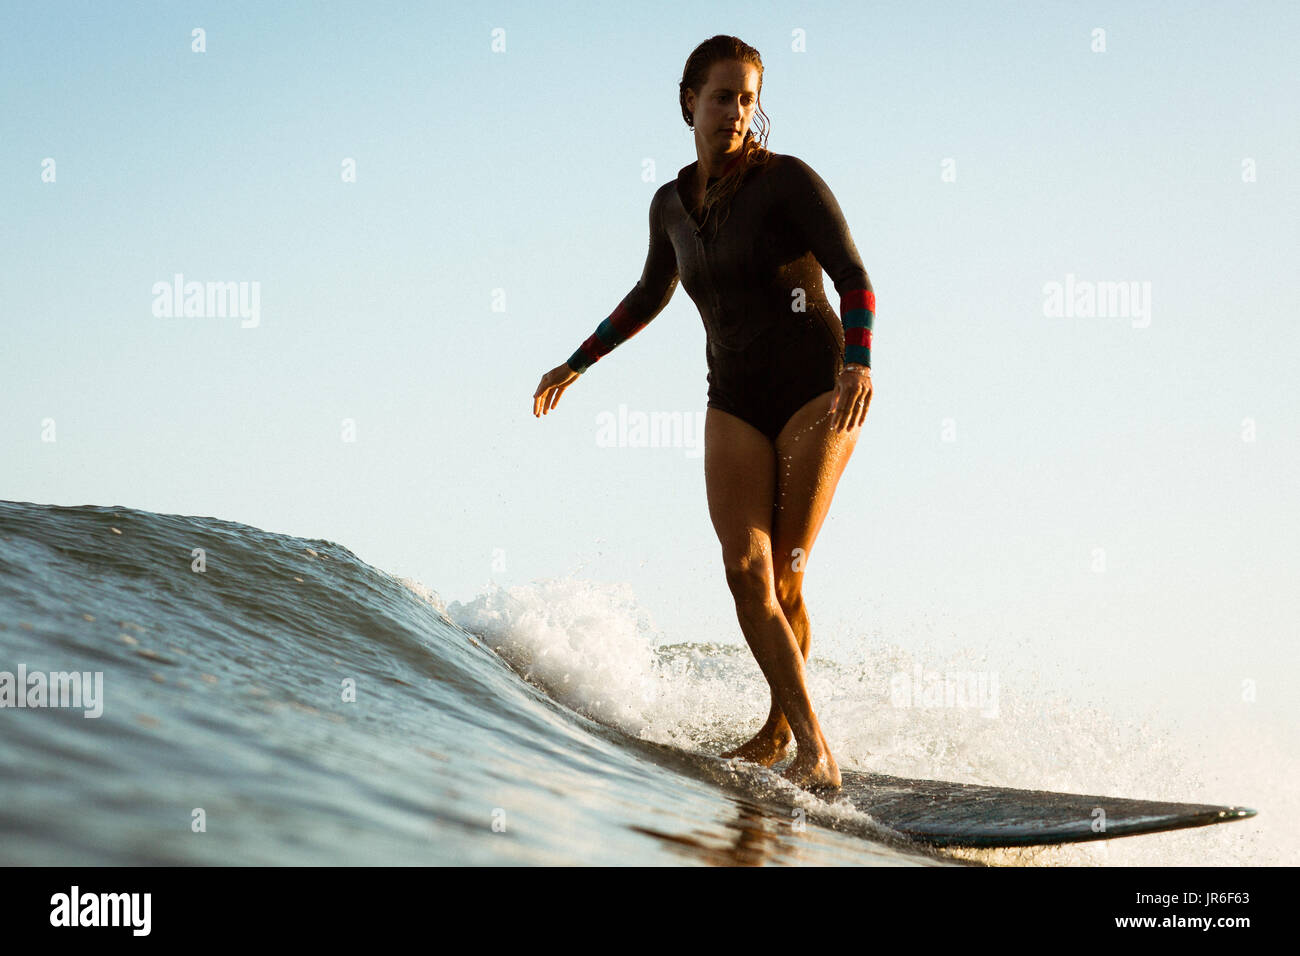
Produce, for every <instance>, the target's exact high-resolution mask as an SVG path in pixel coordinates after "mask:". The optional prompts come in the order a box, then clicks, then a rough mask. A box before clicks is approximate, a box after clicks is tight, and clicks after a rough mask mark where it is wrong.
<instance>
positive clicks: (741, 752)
mask: <svg viewBox="0 0 1300 956" xmlns="http://www.w3.org/2000/svg"><path fill="white" fill-rule="evenodd" d="M793 740H794V735H793V734H792V733H790V731H789V730H788V729H782V730H772V729H771V728H769V727H764V728H763V729H762V730H760V731H759V732H758V733H756V734H755V735H754V736H753V737H751V738H750V739H749V740H747V741H745V742H744V743H743V744H741V745H740V746H739V747H737V748H736V749H735V750H728V751H726V752H725V753H722V754H719V756H720V757H722V758H724V759H728V760H729V759H731V758H732V757H739V758H740V759H741V760H748V761H751V762H752V763H756V764H758V765H759V766H762V767H770V766H772V764H774V763H777V762H778V761H779V760H781V758H782V757H784V756H785V754H786V751H787V750H788V749H789V748H790V743H791V741H793Z"/></svg>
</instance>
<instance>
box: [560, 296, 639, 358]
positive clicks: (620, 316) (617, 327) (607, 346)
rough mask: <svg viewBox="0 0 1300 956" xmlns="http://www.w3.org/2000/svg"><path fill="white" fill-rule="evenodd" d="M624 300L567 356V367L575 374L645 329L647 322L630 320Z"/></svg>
mask: <svg viewBox="0 0 1300 956" xmlns="http://www.w3.org/2000/svg"><path fill="white" fill-rule="evenodd" d="M626 301H627V300H626V299H624V300H623V302H620V303H619V304H618V307H617V308H616V309H614V311H613V312H612V313H610V315H609V318H607V319H605V320H604V321H602V322H601V323H600V325H598V326H596V331H595V332H593V333H591V335H589V336H588V337H587V340H586V341H585V342H583V343H582V344H581V345H579V346H578V350H577V351H576V352H574V353H573V354H572V355H571V356H569V365H570V366H571V367H572V368H573V370H574V371H575V372H585V371H586V370H587V369H589V368H590V367H591V366H593V365H595V364H596V362H598V361H599V360H600V358H601V356H604V355H608V354H609V353H610V352H612V351H613V350H614V348H615V347H616V346H618V345H620V344H622V343H623V342H626V341H627V340H628V339H630V338H631V337H632V336H634V335H636V334H637V333H638V332H640V331H641V330H642V329H643V328H645V327H646V325H647V322H645V321H641V322H637V321H635V320H634V319H632V318H631V317H630V316H629V315H628V313H627V309H626V308H624V305H625V303H626Z"/></svg>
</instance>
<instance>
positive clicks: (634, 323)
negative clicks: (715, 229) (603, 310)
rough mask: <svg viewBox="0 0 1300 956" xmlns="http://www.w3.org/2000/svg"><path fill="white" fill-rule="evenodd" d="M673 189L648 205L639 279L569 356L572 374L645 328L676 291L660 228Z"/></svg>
mask: <svg viewBox="0 0 1300 956" xmlns="http://www.w3.org/2000/svg"><path fill="white" fill-rule="evenodd" d="M674 188H676V187H675V186H674V184H673V183H671V182H669V183H665V184H664V185H663V186H661V187H660V188H659V190H658V191H657V192H656V193H655V194H654V198H653V199H651V201H650V249H649V251H648V252H647V253H646V259H645V268H644V269H642V270H641V279H640V281H639V282H637V284H636V285H635V286H633V287H632V291H631V292H629V293H628V294H627V295H625V296H624V297H623V301H622V302H620V303H619V304H618V307H617V308H616V309H614V311H613V312H612V313H610V315H609V317H608V318H607V319H605V320H604V321H602V322H601V323H600V325H598V326H596V331H595V332H593V333H592V334H591V335H590V336H588V337H587V340H586V341H585V342H583V343H582V344H581V345H580V346H578V350H577V351H576V352H574V353H573V355H571V356H569V361H568V365H569V367H570V368H572V369H573V371H575V372H579V373H581V372H585V371H586V370H587V369H588V368H590V367H591V366H592V365H594V364H595V363H596V362H597V361H598V360H599V359H600V358H601V356H603V355H608V354H609V352H610V351H611V350H613V349H614V348H615V347H616V346H618V345H620V344H621V343H623V342H626V341H627V340H628V339H630V338H631V337H632V336H634V335H636V334H637V333H638V332H640V331H641V330H642V329H643V328H645V327H646V326H647V325H648V324H649V323H650V320H651V319H653V318H654V317H655V316H656V315H658V314H659V313H660V312H662V311H663V310H664V307H665V306H666V305H668V300H669V299H671V298H672V297H673V291H674V290H675V289H676V288H677V278H678V276H677V254H676V253H675V252H674V251H673V244H672V243H671V242H670V241H669V239H668V233H667V232H666V231H665V230H664V226H663V204H664V202H665V201H666V200H667V199H668V197H669V196H670V195H671V193H670V190H672V189H674Z"/></svg>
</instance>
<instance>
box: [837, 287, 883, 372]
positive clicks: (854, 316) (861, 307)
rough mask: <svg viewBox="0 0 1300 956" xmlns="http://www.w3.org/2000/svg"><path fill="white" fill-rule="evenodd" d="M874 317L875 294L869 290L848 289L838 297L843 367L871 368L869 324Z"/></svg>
mask: <svg viewBox="0 0 1300 956" xmlns="http://www.w3.org/2000/svg"><path fill="white" fill-rule="evenodd" d="M875 316H876V293H875V292H874V291H872V290H871V289H850V290H849V291H848V292H845V293H844V294H843V295H842V296H840V321H841V322H842V323H844V364H845V365H848V364H849V363H853V364H856V365H865V366H866V367H867V368H871V323H872V320H873V319H874V318H875Z"/></svg>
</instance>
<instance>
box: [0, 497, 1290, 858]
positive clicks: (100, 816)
mask: <svg viewBox="0 0 1300 956" xmlns="http://www.w3.org/2000/svg"><path fill="white" fill-rule="evenodd" d="M689 637H695V638H696V640H691V639H688V638H689ZM821 643H826V644H827V645H828V646H832V647H833V646H834V642H833V641H826V642H821ZM818 646H819V640H818V635H817V630H816V623H815V618H814V654H813V657H812V660H811V661H810V664H809V671H808V673H809V682H810V691H811V693H812V696H813V700H814V702H815V704H816V706H817V709H818V714H819V717H820V719H821V721H822V723H823V726H824V728H825V731H826V734H827V738H828V741H829V742H830V744H831V747H832V750H833V752H834V753H835V755H836V757H837V759H838V761H839V763H840V766H841V767H843V768H846V769H847V768H853V769H858V770H867V771H877V772H882V773H891V774H896V775H898V776H913V777H923V778H929V779H947V780H965V781H969V782H972V783H985V784H999V785H1005V786H1023V787H1033V788H1039V789H1050V790H1063V791H1073V792H1085V793H1098V792H1102V793H1107V794H1114V795H1118V796H1135V797H1145V798H1151V799H1171V800H1182V801H1195V802H1210V803H1238V804H1243V805H1247V806H1252V807H1254V808H1256V809H1258V810H1259V811H1260V816H1259V817H1257V818H1255V819H1254V820H1251V821H1247V822H1244V823H1235V824H1231V825H1226V826H1218V827H1212V828H1207V829H1198V830H1188V831H1179V832H1174V833H1168V834H1158V835H1153V836H1145V837H1136V838H1125V839H1118V840H1112V841H1104V842H1101V843H1094V844H1083V845H1075V846H1066V847H1048V848H1030V849H1025V850H993V851H960V850H958V851H934V850H928V849H926V848H924V847H919V846H915V845H911V844H908V843H907V842H906V841H900V840H899V839H898V838H897V837H896V836H895V835H892V834H890V833H889V832H888V831H885V830H882V828H881V827H880V826H879V825H878V824H877V823H876V822H875V821H873V820H871V818H870V817H869V816H867V815H866V814H863V813H860V812H859V811H856V810H853V809H852V808H851V807H848V806H846V805H843V804H836V803H834V802H831V803H827V802H823V801H820V800H818V799H817V798H815V797H812V796H809V795H807V794H802V793H801V792H797V791H795V790H794V788H792V787H790V786H789V785H788V784H785V783H783V782H782V781H780V780H779V779H778V778H777V777H775V775H773V774H771V773H769V772H767V771H763V770H761V769H758V768H754V767H752V766H749V765H745V764H740V763H737V762H732V763H731V764H730V765H727V764H723V763H722V762H720V761H716V760H710V759H708V757H707V756H705V755H711V754H716V753H717V752H719V751H721V750H722V749H724V748H725V747H727V746H730V745H733V744H735V743H737V742H739V741H741V740H743V739H745V738H746V737H747V736H748V735H749V734H750V733H752V732H753V730H754V729H756V727H757V724H758V721H759V720H760V719H761V716H762V715H763V714H765V713H766V710H767V702H768V694H767V689H766V685H765V684H764V683H763V681H762V677H761V675H760V674H759V673H758V669H757V666H756V665H755V664H754V662H753V659H752V657H750V655H749V652H748V650H747V649H746V648H745V647H744V646H743V644H739V643H727V642H726V641H717V642H699V640H698V637H697V636H694V635H691V636H688V635H677V636H674V635H664V634H661V633H658V632H656V631H655V629H654V627H653V624H652V622H651V621H650V620H649V616H648V614H647V613H646V611H645V609H643V608H641V607H639V606H638V604H637V601H636V596H635V592H634V590H633V588H632V586H631V585H630V584H629V585H623V586H620V587H610V586H608V585H597V584H594V583H592V582H589V581H583V580H577V579H556V580H547V581H538V582H534V583H532V584H529V585H527V586H519V587H512V588H495V589H493V590H491V591H488V592H486V593H483V594H479V595H476V596H474V597H472V598H469V599H467V600H464V601H452V602H450V603H446V602H444V600H443V599H442V598H441V597H440V596H439V595H438V594H437V593H436V591H434V590H432V589H430V588H429V587H427V586H426V585H424V584H421V583H418V582H413V581H408V580H402V579H400V578H397V577H394V576H392V575H390V574H388V573H386V572H384V571H382V570H380V569H378V568H375V567H371V566H370V565H368V564H366V563H364V562H363V561H361V560H359V559H358V558H357V557H356V556H355V555H354V554H352V553H351V552H350V551H348V550H347V549H346V548H345V547H342V546H340V545H338V544H334V543H332V542H328V541H321V540H308V539H302V538H295V537H291V536H287V535H280V534H273V533H270V532H266V531H261V530H259V529H257V528H252V527H248V526H246V525H241V524H238V523H235V522H230V521H224V520H220V519H216V518H202V517H182V516H177V515H162V514H154V513H151V512H147V511H138V510H133V509H130V508H125V507H96V506H86V507H57V506H49V505H38V504H26V503H15V502H0V672H9V673H12V674H17V673H18V672H19V668H20V667H21V668H23V669H24V670H25V671H26V673H28V674H32V673H37V672H40V673H47V674H48V673H51V672H83V673H87V674H90V675H94V674H100V675H102V684H100V685H99V687H100V692H99V694H98V696H96V695H95V694H93V693H88V694H87V695H86V696H85V697H83V698H81V699H79V700H76V701H71V700H70V701H66V703H67V704H69V706H45V707H15V706H5V707H3V708H0V863H5V864H45V865H83V864H89V865H101V864H159V865H168V864H234V865H244V864H307V865H316V864H326V865H328V864H366V865H370V864H381V865H382V864H473V865H493V864H524V865H533V864H547V865H576V864H612V865H624V864H629V865H717V864H740V865H754V864H775V865H841V864H842V865H863V866H913V865H920V866H946V865H969V864H971V863H981V864H1022V865H1061V864H1071V865H1126V864H1167V865H1180V864H1221V865H1240V864H1272V863H1291V862H1295V859H1296V853H1295V849H1296V843H1295V835H1294V831H1293V830H1289V829H1287V823H1286V821H1287V820H1288V819H1294V818H1295V811H1296V809H1297V807H1296V800H1295V797H1294V795H1293V792H1292V786H1293V784H1294V781H1295V777H1294V767H1295V763H1294V756H1293V751H1292V750H1291V749H1290V747H1289V746H1288V740H1289V738H1288V737H1287V736H1286V731H1285V728H1279V730H1278V734H1277V736H1276V737H1273V736H1271V735H1270V734H1269V733H1267V732H1261V731H1260V728H1259V727H1254V728H1252V730H1251V733H1250V736H1249V745H1248V746H1246V745H1244V744H1243V742H1242V738H1241V737H1240V734H1241V733H1242V731H1241V729H1240V728H1236V729H1234V728H1232V727H1225V726H1220V727H1218V729H1217V730H1216V733H1218V734H1220V735H1221V739H1215V740H1207V736H1206V732H1205V731H1204V730H1203V729H1198V730H1197V731H1196V732H1195V733H1188V732H1185V730H1184V729H1182V728H1180V727H1179V726H1177V725H1174V726H1168V727H1161V726H1159V725H1158V724H1153V723H1152V722H1151V721H1150V720H1142V721H1135V720H1134V719H1132V718H1131V717H1121V716H1118V715H1117V714H1116V713H1114V712H1113V711H1112V710H1110V709H1108V708H1107V707H1106V706H1105V705H1104V704H1102V703H1098V702H1095V701H1084V702H1078V701H1073V700H1070V699H1069V698H1068V697H1063V696H1061V695H1059V694H1056V695H1053V694H1050V693H1044V694H1042V695H1040V696H1038V697H1034V698H1026V697H1023V696H1022V697H1016V696H1013V695H1011V694H1009V693H1005V692H1004V693H1003V694H1001V695H1000V698H999V700H998V706H997V715H996V718H995V719H990V716H989V715H988V714H987V713H981V712H979V711H977V710H974V709H971V708H966V709H960V708H921V707H900V706H895V705H894V704H896V701H894V703H893V704H891V698H890V694H889V686H888V682H887V679H886V678H887V677H888V675H898V674H905V673H908V672H909V671H910V669H911V667H912V664H913V659H912V657H911V653H912V652H911V651H910V650H909V649H908V648H907V647H906V646H905V644H884V643H882V644H875V645H873V646H872V647H870V648H853V649H851V651H850V652H847V653H846V652H843V651H840V652H839V653H838V655H837V654H834V653H831V654H822V653H819V651H818ZM954 663H965V664H967V665H968V666H969V665H971V664H972V663H976V664H977V663H978V662H960V661H957V662H954ZM95 686H96V684H95V679H94V678H93V677H92V678H91V679H90V680H89V681H88V682H87V690H88V691H93V688H94V687H95ZM92 698H93V700H92ZM60 703H65V702H60ZM73 703H77V704H79V705H80V706H71V704H73ZM88 711H99V714H98V716H87V712H88ZM1234 735H1236V736H1234ZM1234 739H1235V740H1237V741H1238V743H1237V745H1236V746H1233V741H1234ZM1207 754H1208V755H1210V756H1207ZM765 793H766V794H772V793H775V794H778V795H784V796H785V798H786V800H787V801H788V802H789V803H791V804H792V805H793V806H795V807H797V808H799V809H802V810H803V811H804V812H803V814H802V815H797V814H795V813H789V814H786V813H784V812H777V811H774V810H772V809H771V808H770V806H769V805H768V804H765V803H759V802H755V800H753V799H751V797H752V796H753V795H755V794H765ZM796 818H797V820H802V821H803V825H799V823H798V822H797V820H796Z"/></svg>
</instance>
